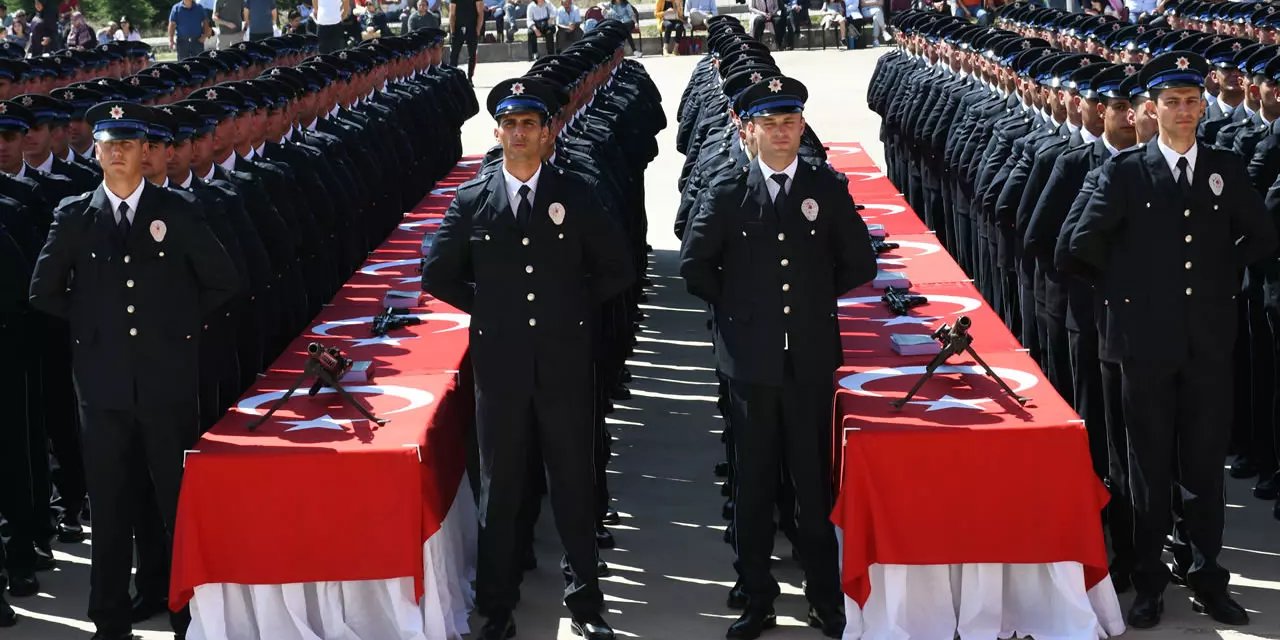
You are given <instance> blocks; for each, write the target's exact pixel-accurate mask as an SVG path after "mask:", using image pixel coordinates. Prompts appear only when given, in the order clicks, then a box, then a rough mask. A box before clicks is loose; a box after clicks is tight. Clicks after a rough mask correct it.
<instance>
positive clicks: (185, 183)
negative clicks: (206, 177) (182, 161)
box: [178, 169, 213, 189]
mask: <svg viewBox="0 0 1280 640" xmlns="http://www.w3.org/2000/svg"><path fill="white" fill-rule="evenodd" d="M209 172H210V173H213V171H212V169H211V170H210V171H209ZM195 179H196V174H195V173H193V172H192V171H191V170H190V169H188V170H187V177H186V178H184V179H183V180H182V182H180V183H178V186H179V187H182V188H183V189H190V188H191V183H192V182H195Z"/></svg>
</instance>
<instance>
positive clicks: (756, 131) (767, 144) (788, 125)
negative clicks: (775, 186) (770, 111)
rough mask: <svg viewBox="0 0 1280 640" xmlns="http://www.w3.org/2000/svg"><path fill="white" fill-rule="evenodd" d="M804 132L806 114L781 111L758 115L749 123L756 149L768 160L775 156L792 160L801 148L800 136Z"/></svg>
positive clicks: (748, 129)
mask: <svg viewBox="0 0 1280 640" xmlns="http://www.w3.org/2000/svg"><path fill="white" fill-rule="evenodd" d="M803 133H804V115H803V114H799V113H779V114H776V115H771V116H756V117H754V118H752V119H751V122H750V123H749V124H748V125H747V134H748V135H750V136H751V137H752V138H754V139H755V143H756V150H757V151H758V152H759V153H760V155H762V156H764V157H765V159H766V160H770V159H773V158H778V159H786V160H788V161H790V159H791V158H792V157H794V156H795V155H796V152H798V151H799V150H800V136H801V135H802V134H803Z"/></svg>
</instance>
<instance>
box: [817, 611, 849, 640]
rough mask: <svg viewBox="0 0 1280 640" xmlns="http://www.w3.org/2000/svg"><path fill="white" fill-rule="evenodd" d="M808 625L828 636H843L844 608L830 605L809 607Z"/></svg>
mask: <svg viewBox="0 0 1280 640" xmlns="http://www.w3.org/2000/svg"><path fill="white" fill-rule="evenodd" d="M809 626H811V627H813V628H814V629H821V630H822V635H824V636H826V637H828V638H841V637H844V610H843V609H841V608H840V607H836V606H830V605H822V606H818V605H812V606H810V607H809Z"/></svg>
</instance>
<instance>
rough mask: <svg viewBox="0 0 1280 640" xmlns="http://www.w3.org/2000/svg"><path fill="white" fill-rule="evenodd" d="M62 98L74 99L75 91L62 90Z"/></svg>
mask: <svg viewBox="0 0 1280 640" xmlns="http://www.w3.org/2000/svg"><path fill="white" fill-rule="evenodd" d="M62 99H63V100H75V99H76V94H75V92H74V91H63V92H62Z"/></svg>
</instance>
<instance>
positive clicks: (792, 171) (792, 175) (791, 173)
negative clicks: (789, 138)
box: [756, 155, 800, 188]
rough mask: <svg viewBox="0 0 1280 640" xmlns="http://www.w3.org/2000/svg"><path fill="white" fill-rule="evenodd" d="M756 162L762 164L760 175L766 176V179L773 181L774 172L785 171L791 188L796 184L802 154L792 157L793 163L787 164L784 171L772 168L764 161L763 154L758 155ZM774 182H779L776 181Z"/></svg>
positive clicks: (788, 185)
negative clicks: (797, 169)
mask: <svg viewBox="0 0 1280 640" xmlns="http://www.w3.org/2000/svg"><path fill="white" fill-rule="evenodd" d="M756 162H757V163H759V164H760V175H762V176H764V178H765V180H766V181H768V182H773V174H775V173H785V174H787V187H788V188H790V186H791V185H793V184H795V179H796V168H797V167H799V166H800V156H798V155H797V156H796V157H794V158H792V159H791V164H789V165H787V166H786V168H785V169H783V170H782V171H777V170H774V169H772V168H770V167H769V165H767V164H765V163H764V158H763V157H762V156H756ZM774 184H777V183H776V182H775V183H774Z"/></svg>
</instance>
